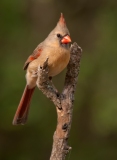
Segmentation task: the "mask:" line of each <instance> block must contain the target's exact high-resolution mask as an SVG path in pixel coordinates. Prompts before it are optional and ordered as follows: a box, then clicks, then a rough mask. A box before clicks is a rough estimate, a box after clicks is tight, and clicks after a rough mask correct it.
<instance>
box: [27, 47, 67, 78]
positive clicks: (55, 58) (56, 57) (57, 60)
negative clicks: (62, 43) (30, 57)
mask: <svg viewBox="0 0 117 160" xmlns="http://www.w3.org/2000/svg"><path fill="white" fill-rule="evenodd" d="M47 58H49V59H48V66H49V76H52V77H53V76H55V75H57V74H59V73H60V72H61V71H62V70H63V69H64V68H65V67H66V66H67V64H68V62H69V59H70V50H68V49H64V48H62V47H61V48H51V47H50V48H49V47H46V48H45V49H44V50H43V51H42V53H41V55H40V56H39V57H38V58H37V59H35V60H34V61H32V62H31V63H30V64H29V66H28V69H30V70H37V68H38V66H39V65H40V66H42V65H43V63H44V62H45V60H46V59H47Z"/></svg>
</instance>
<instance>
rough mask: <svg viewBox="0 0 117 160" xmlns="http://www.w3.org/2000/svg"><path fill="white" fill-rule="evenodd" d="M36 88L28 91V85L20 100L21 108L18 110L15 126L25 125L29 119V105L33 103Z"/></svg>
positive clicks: (14, 120) (14, 121)
mask: <svg viewBox="0 0 117 160" xmlns="http://www.w3.org/2000/svg"><path fill="white" fill-rule="evenodd" d="M34 89H35V87H34V88H32V89H28V86H27V85H26V87H25V89H24V93H23V95H22V98H21V100H20V103H19V106H18V108H17V110H16V113H15V116H14V119H13V125H18V124H25V123H26V120H27V117H28V111H29V105H30V101H31V97H32V94H33V92H34Z"/></svg>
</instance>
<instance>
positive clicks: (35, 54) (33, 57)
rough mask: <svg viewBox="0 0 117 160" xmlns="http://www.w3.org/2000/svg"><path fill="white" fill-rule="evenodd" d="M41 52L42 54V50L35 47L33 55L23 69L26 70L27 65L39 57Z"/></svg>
mask: <svg viewBox="0 0 117 160" xmlns="http://www.w3.org/2000/svg"><path fill="white" fill-rule="evenodd" d="M41 52H42V48H40V47H37V48H36V49H35V50H34V52H33V54H32V55H30V56H29V57H28V59H27V61H26V62H25V64H24V67H23V69H24V70H26V69H27V67H28V65H29V63H30V62H32V61H33V60H35V59H37V58H38V57H39V56H40V54H41Z"/></svg>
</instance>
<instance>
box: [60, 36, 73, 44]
mask: <svg viewBox="0 0 117 160" xmlns="http://www.w3.org/2000/svg"><path fill="white" fill-rule="evenodd" d="M70 42H71V38H70V36H68V35H66V36H64V37H63V38H62V40H61V43H62V44H67V43H70Z"/></svg>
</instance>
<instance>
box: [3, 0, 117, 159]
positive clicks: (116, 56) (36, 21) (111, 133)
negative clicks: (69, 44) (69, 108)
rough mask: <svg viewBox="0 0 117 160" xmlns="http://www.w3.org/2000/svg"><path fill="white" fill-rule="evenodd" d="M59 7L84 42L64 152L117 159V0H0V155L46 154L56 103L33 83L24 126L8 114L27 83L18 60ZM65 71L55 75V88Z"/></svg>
mask: <svg viewBox="0 0 117 160" xmlns="http://www.w3.org/2000/svg"><path fill="white" fill-rule="evenodd" d="M61 12H63V13H64V16H65V19H66V22H67V26H68V28H69V30H70V33H71V37H72V40H73V42H74V41H76V42H77V43H78V44H79V45H80V46H81V47H82V49H83V55H82V59H81V67H80V74H79V79H78V85H77V90H76V93H75V103H74V112H73V122H72V128H71V132H70V138H69V145H70V146H72V151H71V152H70V154H69V155H68V156H67V159H69V160H104V159H106V160H117V1H116V0H111V1H110V0H97V1H93V0H73V1H68V0H64V1H57V0H23V1H20V0H17V1H16V0H10V1H9V0H1V1H0V59H1V63H0V66H1V67H0V73H1V76H0V77H1V78H0V82H1V88H0V92H1V93H0V104H1V107H0V160H8V159H9V160H11V159H12V160H37V159H39V160H48V159H49V157H50V153H51V148H52V137H53V133H54V131H55V128H56V110H55V107H54V105H53V103H52V102H50V101H49V100H48V99H47V98H46V97H45V96H44V95H43V94H42V93H41V92H40V91H39V90H38V89H36V92H35V93H34V96H33V99H32V102H31V108H30V113H29V119H28V122H27V124H26V125H24V126H13V125H12V120H13V117H14V114H15V111H16V108H17V106H18V103H19V100H20V98H21V95H22V92H23V89H24V86H25V71H23V69H22V68H23V65H24V62H25V60H26V59H27V57H28V56H29V55H30V54H31V53H32V51H33V50H34V49H35V47H36V46H37V45H38V44H39V43H40V42H41V41H43V40H44V39H45V37H46V36H47V35H48V34H49V32H50V31H51V30H52V29H53V28H54V27H55V25H56V23H57V21H58V19H59V17H60V13H61ZM64 76H65V71H64V72H62V73H61V74H59V75H58V76H56V77H55V78H54V83H55V85H56V86H57V88H58V90H59V91H61V90H62V87H63V84H64Z"/></svg>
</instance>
